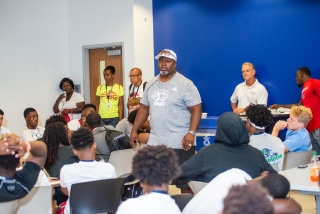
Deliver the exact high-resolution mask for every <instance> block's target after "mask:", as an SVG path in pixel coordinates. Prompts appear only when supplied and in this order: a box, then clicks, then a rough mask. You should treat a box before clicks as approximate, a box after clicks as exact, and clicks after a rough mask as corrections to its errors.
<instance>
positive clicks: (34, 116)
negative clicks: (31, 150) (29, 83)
mask: <svg viewBox="0 0 320 214" xmlns="http://www.w3.org/2000/svg"><path fill="white" fill-rule="evenodd" d="M23 116H24V119H25V120H26V128H25V129H24V130H23V131H22V140H24V141H32V140H38V139H39V138H42V136H43V133H44V128H43V127H41V126H38V122H39V116H38V113H37V111H36V110H35V109H34V108H26V109H25V110H24V112H23Z"/></svg>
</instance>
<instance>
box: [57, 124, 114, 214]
mask: <svg viewBox="0 0 320 214" xmlns="http://www.w3.org/2000/svg"><path fill="white" fill-rule="evenodd" d="M70 143H71V145H72V146H73V152H74V153H75V155H76V156H77V157H78V158H79V159H80V162H79V163H73V164H68V165H64V166H63V167H62V168H61V171H60V182H61V183H60V186H61V190H62V192H63V193H64V194H65V195H69V194H70V191H71V185H72V184H75V183H82V182H88V181H96V180H102V179H108V178H115V177H116V171H115V169H114V167H113V166H112V165H111V164H110V163H105V162H97V161H95V154H96V143H95V142H94V141H93V135H92V132H91V131H89V130H88V129H85V128H80V129H78V130H77V131H75V132H74V133H73V134H72V137H71V141H70ZM84 194H85V193H84ZM70 197H72V196H70ZM64 213H65V214H69V213H70V207H69V199H68V201H67V204H66V206H65V209H64Z"/></svg>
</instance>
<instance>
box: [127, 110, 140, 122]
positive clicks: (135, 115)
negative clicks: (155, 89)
mask: <svg viewBox="0 0 320 214" xmlns="http://www.w3.org/2000/svg"><path fill="white" fill-rule="evenodd" d="M138 110H139V109H135V110H133V111H132V112H130V114H129V115H128V121H129V123H132V124H134V120H135V119H136V117H137V114H138Z"/></svg>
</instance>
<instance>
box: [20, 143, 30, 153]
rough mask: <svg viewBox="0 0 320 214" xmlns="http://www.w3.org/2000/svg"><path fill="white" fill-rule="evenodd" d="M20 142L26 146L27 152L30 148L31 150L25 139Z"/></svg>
mask: <svg viewBox="0 0 320 214" xmlns="http://www.w3.org/2000/svg"><path fill="white" fill-rule="evenodd" d="M22 143H23V144H24V145H25V146H26V149H27V152H30V150H31V146H30V143H29V142H27V141H23V142H22Z"/></svg>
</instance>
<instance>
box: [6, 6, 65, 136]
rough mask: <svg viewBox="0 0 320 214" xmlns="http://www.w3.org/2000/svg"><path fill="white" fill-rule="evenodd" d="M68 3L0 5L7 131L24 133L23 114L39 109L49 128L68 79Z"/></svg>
mask: <svg viewBox="0 0 320 214" xmlns="http://www.w3.org/2000/svg"><path fill="white" fill-rule="evenodd" d="M66 20H67V3H66V2H65V1H64V0H55V1H44V0H23V1H11V0H0V32H1V33H0V72H1V75H0V78H1V82H0V91H1V97H0V108H1V109H2V110H3V111H4V112H5V115H4V117H5V124H4V125H5V126H7V127H8V128H9V129H10V130H11V131H12V132H15V133H17V134H21V132H22V129H23V128H24V127H25V120H24V117H23V111H24V109H25V108H27V107H34V108H35V109H36V110H37V111H38V114H39V115H40V123H42V124H44V122H45V119H46V118H47V117H49V116H50V115H51V114H52V113H53V111H52V105H53V102H54V100H55V99H56V97H57V92H58V90H57V85H58V83H59V81H60V79H61V77H62V76H68V37H67V35H68V31H67V30H68V28H67V22H66Z"/></svg>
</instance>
